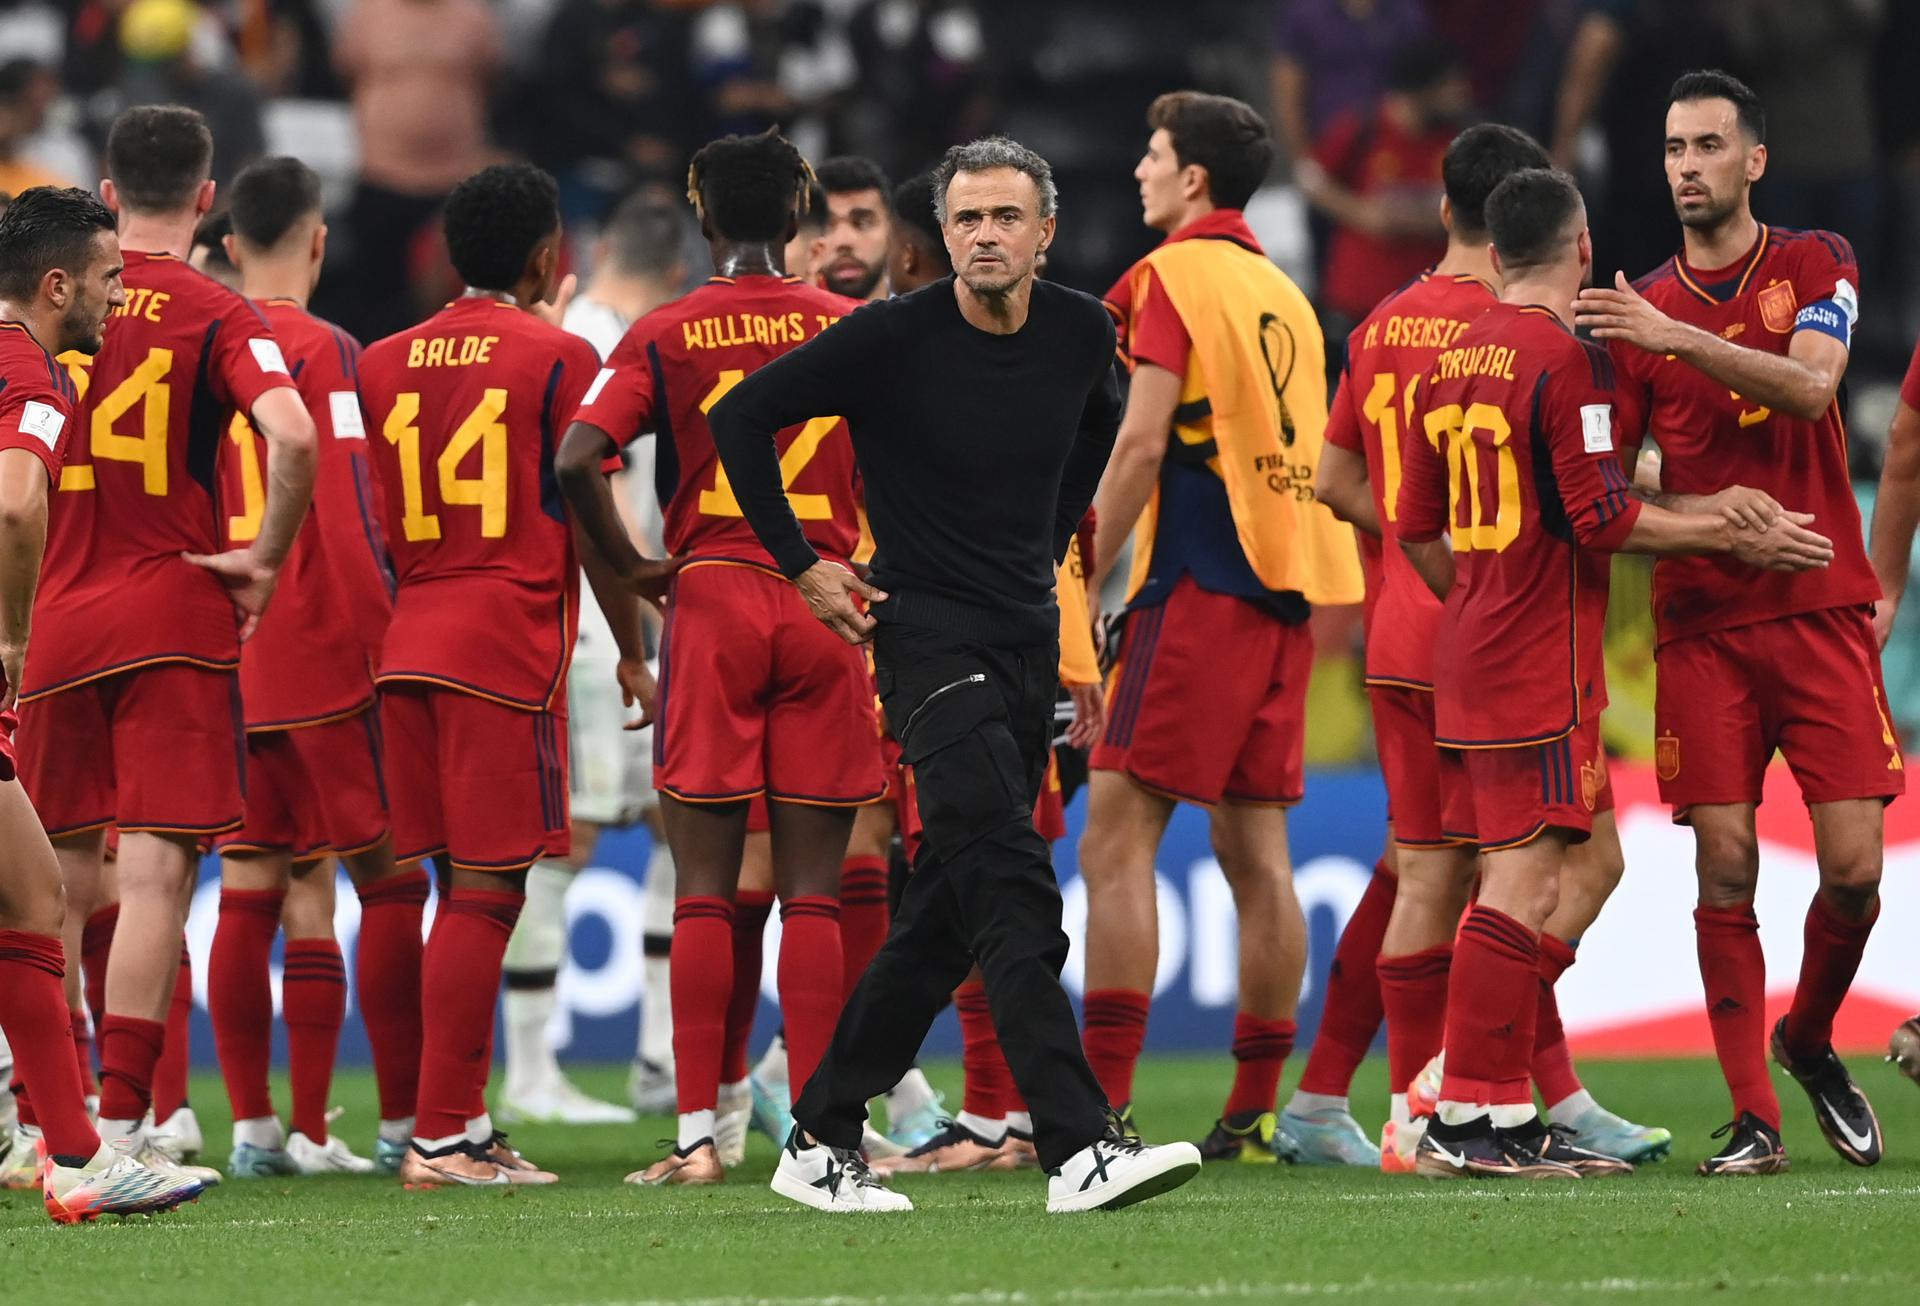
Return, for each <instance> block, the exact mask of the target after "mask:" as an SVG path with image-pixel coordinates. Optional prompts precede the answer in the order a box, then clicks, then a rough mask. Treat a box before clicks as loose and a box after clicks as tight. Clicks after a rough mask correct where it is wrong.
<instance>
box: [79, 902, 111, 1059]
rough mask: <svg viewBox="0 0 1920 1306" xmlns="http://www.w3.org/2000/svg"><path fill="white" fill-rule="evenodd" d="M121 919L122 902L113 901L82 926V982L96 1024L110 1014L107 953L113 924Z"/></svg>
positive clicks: (109, 947) (94, 1026)
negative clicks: (108, 1007) (108, 1008)
mask: <svg viewBox="0 0 1920 1306" xmlns="http://www.w3.org/2000/svg"><path fill="white" fill-rule="evenodd" d="M119 923H120V904H119V903H117V902H110V903H108V904H107V905H106V906H104V907H102V908H101V909H100V910H99V911H96V912H95V913H94V914H93V915H91V916H89V917H87V923H86V924H85V925H84V926H82V927H81V930H80V986H81V989H82V991H83V992H84V993H85V995H86V1001H87V1014H88V1015H89V1016H92V1017H93V1028H94V1030H95V1031H96V1032H97V1031H98V1030H99V1028H100V1018H101V1017H102V1016H104V1015H106V1014H107V954H108V953H110V952H111V951H113V931H114V927H115V926H116V925H118V924H119Z"/></svg>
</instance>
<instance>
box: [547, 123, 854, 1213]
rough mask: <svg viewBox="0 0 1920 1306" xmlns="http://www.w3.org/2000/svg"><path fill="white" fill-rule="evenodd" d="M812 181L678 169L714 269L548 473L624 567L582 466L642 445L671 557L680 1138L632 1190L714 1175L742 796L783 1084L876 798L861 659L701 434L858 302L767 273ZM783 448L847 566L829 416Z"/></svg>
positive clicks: (821, 1018) (801, 1070)
mask: <svg viewBox="0 0 1920 1306" xmlns="http://www.w3.org/2000/svg"><path fill="white" fill-rule="evenodd" d="M809 175H810V174H809V170H808V168H807V166H806V163H805V161H804V160H803V159H802V158H801V157H800V154H799V152H798V151H796V150H795V149H794V148H793V146H792V145H790V144H788V143H787V141H786V140H784V139H783V138H781V137H780V136H778V135H776V134H772V133H769V134H765V135H761V136H753V137H737V136H730V137H726V138H724V139H722V140H718V141H714V142H713V143H711V144H709V145H707V146H706V147H705V148H704V149H702V150H701V151H700V152H699V154H697V155H696V156H695V158H694V164H693V168H692V171H691V173H690V174H689V198H690V199H691V200H692V201H693V204H694V207H695V209H696V211H697V212H698V213H699V214H700V218H701V226H702V230H703V232H704V233H705V235H706V237H707V240H708V243H709V245H710V246H711V248H712V250H713V261H714V266H715V267H716V268H717V269H719V273H718V275H717V276H716V277H715V278H714V279H713V280H712V281H710V282H709V283H708V284H707V285H706V286H703V287H701V288H700V289H697V290H695V291H694V292H693V293H691V294H689V295H687V296H686V297H685V298H683V299H680V300H677V301H675V302H674V303H672V304H669V305H667V306H665V307H663V308H661V309H658V310H656V311H654V312H653V313H650V314H648V315H647V316H646V317H645V318H642V319H641V320H640V321H639V322H637V323H635V324H634V326H633V329H632V330H630V331H629V332H628V333H627V337H626V339H625V340H623V341H621V343H620V346H619V348H617V349H616V350H614V352H613V355H612V356H611V357H610V358H609V359H608V360H607V368H606V370H605V371H604V372H603V373H602V374H601V376H600V379H599V380H598V381H596V382H595V383H594V387H593V390H592V392H591V393H590V394H589V395H588V397H587V401H586V402H585V403H584V404H582V405H581V406H580V408H579V411H578V412H577V413H576V414H575V417H574V424H573V426H572V427H571V428H569V429H568V431H567V436H566V440H565V442H564V443H563V444H562V446H561V451H560V458H559V462H558V467H559V473H560V477H561V484H562V486H563V487H564V488H565V489H566V492H567V495H568V497H569V499H570V500H571V501H572V503H573V505H574V510H575V512H576V513H577V514H578V515H579V518H580V521H581V525H582V527H583V529H584V531H585V534H586V536H587V538H588V540H589V542H590V543H591V545H592V549H593V551H594V552H596V553H598V554H599V555H600V557H601V558H602V559H603V560H604V563H605V564H606V565H608V566H610V567H611V568H612V569H613V570H614V571H615V572H616V573H618V574H625V573H626V572H627V571H628V570H629V569H630V568H632V567H633V566H634V565H635V564H637V563H638V562H639V555H638V553H637V552H636V551H635V549H634V547H633V544H632V541H631V540H630V539H629V537H628V535H627V532H626V530H625V528H624V527H623V526H622V525H621V523H620V520H619V518H618V516H617V514H616V513H615V512H614V505H613V500H612V497H611V493H610V491H609V490H608V489H607V487H606V483H605V480H604V478H602V477H601V476H600V475H599V474H598V468H599V467H600V465H601V464H602V462H603V461H604V459H605V458H606V456H607V455H608V454H609V453H611V452H612V450H613V447H614V446H615V445H616V444H625V443H628V442H630V441H632V440H633V439H635V438H636V437H638V436H640V435H642V434H644V433H646V432H648V431H652V432H655V433H656V435H658V436H659V437H660V438H661V443H660V448H659V450H658V453H657V466H658V467H660V468H661V469H662V470H661V473H660V476H659V485H660V497H661V501H662V503H663V505H664V507H665V510H666V519H667V530H666V544H667V548H668V549H669V550H670V551H671V552H672V553H673V554H675V555H676V556H677V557H681V556H683V557H685V558H686V559H687V565H686V567H685V570H683V571H682V572H681V573H680V574H679V575H678V576H677V577H676V578H675V580H674V585H673V598H672V604H671V606H670V608H669V610H668V619H667V630H666V635H665V638H664V640H663V643H662V647H661V654H660V683H659V722H658V724H657V725H656V726H655V750H656V753H655V782H656V784H657V785H658V786H659V788H660V790H661V794H662V801H661V810H662V815H663V816H664V818H665V822H666V829H667V839H668V842H669V843H670V844H671V845H672V847H673V858H674V865H675V867H676V869H677V872H678V876H679V880H678V886H677V891H678V898H677V902H676V904H675V910H674V931H673V959H672V970H671V973H672V976H673V997H674V1003H673V1008H674V1010H673V1034H674V1068H675V1075H676V1078H677V1081H678V1086H679V1097H680V1102H679V1107H680V1123H679V1137H678V1139H677V1142H676V1145H675V1147H674V1150H673V1152H672V1153H671V1154H670V1155H669V1156H667V1157H665V1158H663V1159H662V1160H661V1161H659V1162H657V1163H656V1164H654V1165H653V1166H651V1167H649V1168H648V1169H646V1170H644V1171H640V1172H637V1173H635V1174H634V1175H632V1176H629V1179H630V1181H632V1182H641V1183H648V1184H666V1183H672V1184H705V1183H714V1182H717V1181H718V1180H719V1179H720V1178H721V1175H722V1169H721V1164H720V1160H719V1157H718V1155H717V1151H716V1148H715V1147H714V1127H715V1111H716V1106H717V1102H718V1092H719V1087H720V1065H721V1060H722V1052H723V1044H724V1041H725V1039H724V1031H725V1028H726V1024H727V1019H726V1017H727V1004H728V995H729V993H730V992H731V991H732V988H733V974H734V969H733V960H732V954H733V948H734V946H735V932H734V928H733V926H734V891H735V887H736V884H737V881H738V877H739V874H740V857H741V847H742V841H743V839H744V837H745V834H746V829H747V814H748V803H749V800H751V799H753V798H754V797H756V796H758V795H761V794H764V795H765V796H766V798H767V799H768V800H769V801H768V804H767V806H768V817H769V823H770V826H771V835H772V845H773V861H774V881H775V886H776V888H777V889H778V891H779V894H780V898H781V908H780V911H781V924H782V935H781V947H780V962H779V988H780V1005H781V1010H782V1012H783V1014H784V1016H785V1018H786V1040H787V1048H788V1058H789V1062H790V1065H791V1082H792V1083H793V1084H794V1085H796V1086H798V1085H804V1084H805V1083H806V1081H807V1078H808V1077H809V1076H810V1075H811V1074H812V1073H813V1069H814V1066H815V1065H816V1064H817V1063H818V1061H819V1059H820V1056H821V1054H822V1053H823V1052H824V1051H825V1050H826V1046H827V1042H828V1040H829V1039H830V1038H831V1037H832V1035H833V1024H834V1020H835V1019H836V1017H837V1016H838V1015H839V1012H840V1004H841V1000H842V996H843V994H842V991H841V975H840V966H841V945H840V904H839V886H840V867H841V859H842V857H843V855H844V854H845V852H846V847H847V833H848V831H849V830H850V829H851V827H852V824H853V814H854V809H855V808H856V807H857V806H859V805H861V804H864V803H869V802H873V801H875V800H876V799H878V798H879V797H881V795H882V794H883V793H884V792H885V788H886V785H885V782H884V780H883V778H882V776H881V773H880V752H879V729H878V725H877V722H876V720H875V716H874V701H873V682H872V680H871V678H870V677H869V676H868V674H867V669H866V660H865V658H864V657H863V656H862V655H861V653H860V651H859V650H857V649H853V648H850V647H848V646H847V645H846V644H844V643H842V642H841V641H840V640H838V639H836V638H835V637H834V635H833V633H832V632H831V631H828V630H826V629H824V628H822V627H821V626H820V624H819V623H818V622H817V621H815V620H814V618H813V614H812V613H811V612H810V611H809V610H808V608H807V605H806V603H805V602H803V601H802V600H801V598H800V596H799V595H798V594H796V593H794V591H793V587H792V586H791V585H789V584H788V583H787V582H786V579H785V578H784V577H783V576H782V575H781V574H780V572H779V571H778V570H777V569H776V568H775V567H774V565H773V562H772V560H771V559H770V558H769V556H768V554H767V551H766V549H765V547H764V546H763V545H762V544H761V543H760V541H759V539H758V537H756V536H755V535H754V533H753V530H752V528H751V527H750V526H749V525H748V524H747V521H746V519H745V517H744V516H742V515H741V511H740V507H739V504H738V503H737V501H736V500H735V498H734V495H733V491H732V489H731V487H730V485H729V483H728V480H727V477H726V474H725V472H724V471H723V470H722V469H721V467H720V464H719V461H718V456H717V454H716V453H715V451H714V447H713V438H712V434H711V432H710V431H709V429H708V427H707V423H706V413H707V411H708V410H709V409H710V408H712V407H713V405H714V404H715V403H717V402H719V400H720V398H721V396H723V395H725V394H726V392H727V391H728V390H729V389H731V388H732V387H733V386H735V385H737V384H738V383H739V382H740V380H741V379H742V378H743V377H744V376H745V375H746V374H747V373H749V372H750V371H752V370H754V369H755V368H758V367H760V366H762V365H763V364H765V363H766V362H767V360H769V359H771V358H775V357H778V356H779V355H781V354H784V353H786V352H787V351H788V350H790V349H793V348H795V347H797V346H799V345H800V344H802V343H804V342H805V341H808V340H811V339H813V338H814V337H816V336H817V335H819V334H820V333H821V332H822V331H825V330H827V329H829V328H830V327H831V326H832V324H833V323H834V322H835V321H837V320H838V319H839V318H841V317H843V316H844V315H845V314H847V313H849V312H851V311H853V309H854V308H856V307H857V305H856V304H855V303H853V302H852V301H849V300H847V299H844V298H842V297H840V296H838V295H833V294H829V293H828V292H825V291H822V290H818V289H815V288H813V287H811V286H806V285H803V284H801V283H800V282H799V281H798V279H797V278H792V277H788V276H786V275H785V274H784V272H783V270H782V269H783V263H782V261H781V259H782V252H783V249H784V247H785V244H786V242H787V240H788V239H789V238H790V237H791V236H792V234H793V225H794V221H795V213H796V211H797V208H798V203H799V199H800V196H801V194H802V188H803V187H804V186H805V184H806V182H807V180H808V178H809ZM780 449H781V457H782V460H783V461H782V466H783V467H784V468H785V469H786V470H785V479H786V484H787V486H788V487H789V489H790V491H791V492H792V493H793V494H794V496H795V498H796V501H797V502H798V504H799V505H800V515H801V517H802V518H803V519H804V521H805V523H806V531H807V538H808V540H809V542H810V543H812V544H813V546H814V547H815V548H817V549H819V550H820V551H821V552H822V553H824V554H825V555H827V556H829V557H832V558H834V559H836V560H838V561H840V562H843V563H844V562H845V560H846V559H847V558H848V557H849V556H850V555H851V554H852V552H853V549H854V546H855V544H856V543H857V541H858V539H859V519H858V515H857V507H856V500H855V495H854V462H853V447H852V444H851V442H850V441H849V440H848V438H847V433H846V425H845V423H844V422H842V421H841V420H840V419H839V418H838V417H835V416H833V415H831V414H822V415H820V416H818V417H816V418H814V419H813V420H811V421H809V422H806V423H804V424H803V425H800V426H796V427H793V428H792V429H790V430H787V431H784V432H782V433H781V438H780Z"/></svg>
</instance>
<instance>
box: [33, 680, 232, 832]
mask: <svg viewBox="0 0 1920 1306" xmlns="http://www.w3.org/2000/svg"><path fill="white" fill-rule="evenodd" d="M18 756H19V767H20V780H21V782H22V783H23V784H24V785H25V786H26V790H27V796H28V797H29V798H31V799H33V806H34V809H35V810H36V811H37V812H39V814H40V824H41V825H42V826H43V827H44V828H45V829H46V832H47V833H48V835H50V836H52V837H53V838H56V839H57V838H59V837H60V836H61V835H64V834H77V833H79V832H80V831H82V830H93V829H98V828H99V827H100V826H103V825H107V824H110V823H111V824H116V825H118V826H119V827H120V829H121V830H123V831H127V830H143V831H147V832H150V833H154V834H182V835H201V836H210V835H216V834H223V833H225V832H226V831H228V830H236V829H238V828H239V827H240V819H241V811H242V807H243V800H242V794H243V792H244V783H245V782H244V780H243V778H242V773H243V769H244V767H245V756H246V733H245V729H244V727H243V725H242V723H241V717H240V682H239V677H238V676H237V675H236V674H235V673H234V672H232V671H222V670H215V669H213V668H210V667H201V666H195V665H193V664H191V663H187V662H155V663H150V664H149V665H147V666H144V667H138V668H135V669H134V670H131V671H121V672H117V673H115V674H114V675H111V676H102V677H101V678H100V679H98V680H89V681H86V682H85V683H83V684H79V685H74V686H73V687H71V688H69V689H62V690H58V691H56V692H55V693H52V694H48V695H46V696H45V697H44V698H36V699H34V700H33V701H32V702H30V703H23V704H21V705H20V738H19V754H18Z"/></svg>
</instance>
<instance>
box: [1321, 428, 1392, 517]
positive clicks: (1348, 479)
mask: <svg viewBox="0 0 1920 1306" xmlns="http://www.w3.org/2000/svg"><path fill="white" fill-rule="evenodd" d="M1313 497H1314V498H1316V499H1318V500H1319V501H1320V502H1321V503H1324V504H1326V505H1327V510H1328V511H1329V512H1331V513H1332V514H1333V515H1334V516H1336V517H1338V518H1339V519H1340V520H1341V521H1343V522H1346V523H1347V524H1348V525H1350V526H1352V527H1353V528H1354V529H1355V530H1359V531H1365V532H1366V533H1367V534H1369V535H1371V536H1373V537H1374V538H1375V539H1378V538H1380V514H1379V513H1378V512H1377V511H1376V510H1375V509H1374V506H1373V490H1372V488H1371V487H1370V486H1369V485H1368V483H1367V460H1366V459H1365V458H1363V457H1361V456H1360V455H1359V454H1357V453H1354V452H1353V451H1352V450H1351V449H1342V448H1341V447H1340V446H1339V445H1337V444H1334V443H1332V442H1328V443H1327V444H1326V445H1325V446H1324V447H1323V448H1322V449H1321V450H1320V467H1319V469H1318V470H1317V471H1315V472H1314V474H1313Z"/></svg>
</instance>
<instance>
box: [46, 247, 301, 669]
mask: <svg viewBox="0 0 1920 1306" xmlns="http://www.w3.org/2000/svg"><path fill="white" fill-rule="evenodd" d="M124 257H125V259H126V272H125V274H124V276H123V280H124V281H125V283H126V288H127V302H126V303H125V304H123V305H121V306H120V307H119V308H116V309H114V310H113V315H112V316H111V317H109V318H108V319H107V329H106V343H105V345H104V346H103V347H102V348H101V350H100V353H99V354H98V355H97V356H95V357H94V358H92V359H87V358H85V357H83V356H81V355H78V354H68V355H65V356H63V358H62V361H63V362H65V363H67V365H68V369H69V371H70V372H71V373H72V375H73V380H74V383H75V385H76V386H77V388H78V389H79V392H80V411H79V413H78V421H79V422H80V423H81V424H83V425H84V426H85V427H86V435H85V437H84V438H82V437H80V436H78V435H76V436H75V437H74V440H73V448H72V450H71V452H70V453H69V455H68V457H67V462H66V466H65V468H64V469H63V470H62V471H61V473H60V493H59V494H58V495H57V496H56V502H55V504H54V507H53V511H52V515H51V520H50V522H49V524H48V529H47V560H46V563H45V565H44V566H43V567H42V568H41V571H40V595H39V598H38V600H37V601H36V602H35V604H34V619H33V646H32V657H31V658H30V660H29V661H28V663H27V670H26V675H25V681H26V683H25V684H24V685H23V686H22V696H23V697H26V698H33V697H37V696H39V695H42V694H47V693H51V692H52V691H54V690H56V689H62V688H65V687H66V686H69V685H73V684H77V683H79V682H81V681H86V680H92V679H95V678H97V677H100V676H104V675H109V674H111V673H113V672H115V671H121V670H125V669H126V668H128V667H133V666H138V665H140V664H142V663H147V662H193V663H198V664H200V665H203V666H212V667H230V666H232V665H234V663H235V662H236V661H237V660H238V659H239V656H240V641H239V623H238V621H237V620H236V618H235V616H234V610H233V604H232V602H231V601H230V600H229V599H228V597H227V591H226V587H225V586H223V585H222V584H221V583H220V582H219V581H218V580H217V579H215V578H214V576H213V575H212V573H210V572H207V571H203V570H201V569H200V568H198V567H196V566H194V565H193V564H192V563H190V562H187V561H185V560H183V559H182V558H181V556H180V555H181V553H182V552H190V553H217V552H219V551H220V547H221V545H220V541H221V531H220V521H219V516H218V511H217V509H216V507H215V504H214V460H215V457H216V455H217V454H218V452H219V445H220V441H221V439H222V437H223V436H224V435H225V430H226V427H225V423H226V415H227V414H228V413H229V412H231V411H232V410H233V409H236V408H238V409H241V410H243V411H245V410H250V409H251V408H252V407H253V405H254V402H255V401H256V400H258V399H259V398H260V396H261V395H263V394H265V393H266V392H267V391H269V390H272V389H274V388H275V387H277V386H283V385H284V386H291V385H292V384H293V378H292V377H291V376H290V375H288V373H287V366H286V362H285V360H284V359H283V358H282V357H281V354H280V346H279V345H278V344H277V343H276V342H275V340H274V338H273V333H272V332H271V331H270V330H269V329H268V327H267V320H266V319H265V318H264V317H262V316H261V315H260V311H259V310H258V309H256V308H255V307H254V306H253V305H252V304H250V303H248V302H247V301H246V300H245V299H242V298H241V297H240V296H239V295H236V294H235V293H234V292H233V291H231V290H228V289H227V288H226V287H225V286H223V285H221V284H220V283H219V282H217V281H215V280H213V279H212V278H210V277H206V276H202V275H201V274H200V273H198V272H195V271H194V270H193V269H192V268H190V267H188V266H187V265H186V264H185V263H183V262H181V261H180V260H179V259H177V258H174V257H173V256H172V255H171V254H145V253H140V252H138V251H133V250H129V251H127V252H126V253H125V256H124Z"/></svg>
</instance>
